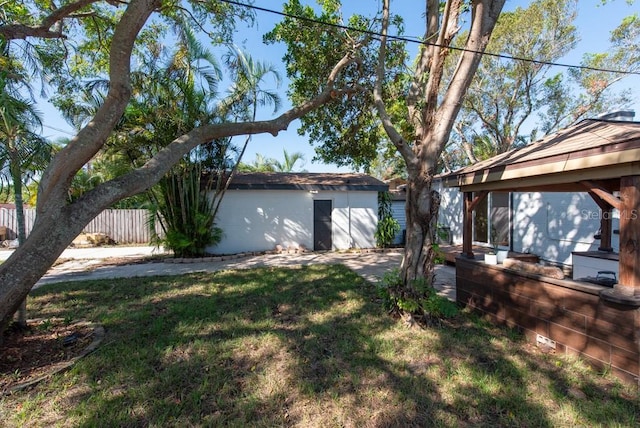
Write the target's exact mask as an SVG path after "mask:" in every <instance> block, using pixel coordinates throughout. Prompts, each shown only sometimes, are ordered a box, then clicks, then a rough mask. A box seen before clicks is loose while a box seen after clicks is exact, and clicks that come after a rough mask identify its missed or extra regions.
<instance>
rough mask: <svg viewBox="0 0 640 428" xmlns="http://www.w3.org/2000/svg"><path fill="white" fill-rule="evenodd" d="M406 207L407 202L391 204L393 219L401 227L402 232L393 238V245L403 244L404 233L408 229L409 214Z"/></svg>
mask: <svg viewBox="0 0 640 428" xmlns="http://www.w3.org/2000/svg"><path fill="white" fill-rule="evenodd" d="M405 205H406V202H405V201H392V202H391V217H393V218H394V219H395V220H396V221H397V222H398V224H399V225H400V230H399V231H398V233H396V236H395V237H394V238H393V243H394V244H396V245H400V244H403V238H404V231H405V230H406V229H407V213H406V211H405Z"/></svg>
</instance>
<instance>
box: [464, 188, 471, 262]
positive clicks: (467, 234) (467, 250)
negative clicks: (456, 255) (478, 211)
mask: <svg viewBox="0 0 640 428" xmlns="http://www.w3.org/2000/svg"><path fill="white" fill-rule="evenodd" d="M463 205H464V208H463V214H462V218H463V220H462V255H463V256H464V257H467V258H469V259H473V257H474V256H473V235H472V233H473V192H464V193H463Z"/></svg>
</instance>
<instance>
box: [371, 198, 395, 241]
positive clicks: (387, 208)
mask: <svg viewBox="0 0 640 428" xmlns="http://www.w3.org/2000/svg"><path fill="white" fill-rule="evenodd" d="M398 232H400V223H398V221H397V220H396V219H395V218H393V216H392V211H391V194H390V193H389V192H378V226H377V227H376V232H375V234H374V236H375V238H376V245H377V246H378V247H379V248H385V247H389V246H390V245H391V244H393V238H395V236H396V235H397V233H398Z"/></svg>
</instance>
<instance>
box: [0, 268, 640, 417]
mask: <svg viewBox="0 0 640 428" xmlns="http://www.w3.org/2000/svg"><path fill="white" fill-rule="evenodd" d="M33 304H34V306H35V311H36V312H37V313H38V316H40V317H53V316H56V317H75V318H79V317H81V318H87V319H91V320H93V321H97V322H100V323H102V324H103V325H104V327H105V329H106V332H107V338H106V340H105V343H104V344H103V345H102V346H101V348H100V349H99V350H98V351H97V352H96V353H94V354H92V355H90V356H89V357H87V358H85V359H84V360H82V361H81V362H80V363H79V364H78V365H77V366H76V367H75V368H74V369H73V370H72V371H71V372H70V373H68V374H66V375H64V376H58V377H56V378H55V379H54V380H52V381H51V382H50V383H48V384H45V385H41V386H39V387H38V388H37V389H36V390H34V391H32V392H29V393H25V394H24V395H22V396H21V397H12V399H13V400H18V402H19V401H20V400H22V404H24V402H28V404H29V405H30V406H31V407H33V406H34V405H37V403H38V401H39V400H40V402H41V403H42V405H43V406H46V405H47V404H46V403H47V402H48V401H49V402H55V403H56V404H55V408H56V409H57V410H51V411H52V412H57V414H55V415H54V416H51V415H50V417H51V418H53V419H54V420H55V419H56V418H58V419H57V420H59V421H68V422H69V423H71V425H73V426H91V427H94V426H149V425H152V426H252V427H260V426H265V427H266V426H372V427H388V426H451V427H454V426H540V427H546V426H549V427H550V426H563V425H564V426H575V425H610V424H620V425H626V424H629V425H632V424H633V423H634V422H636V423H637V422H638V420H637V414H638V413H639V412H640V406H639V405H638V403H637V402H634V398H633V397H627V398H625V397H624V395H623V394H621V393H619V390H618V389H616V387H614V386H613V384H611V383H599V382H598V378H596V380H592V379H593V374H592V373H591V374H583V373H576V372H573V371H566V370H564V369H563V368H559V367H558V365H557V364H558V363H557V361H558V360H554V359H553V358H550V357H545V356H543V355H539V354H535V353H530V352H527V351H526V350H524V348H523V342H521V341H519V339H518V338H517V337H509V335H510V334H511V336H513V334H512V333H510V332H508V331H506V330H500V329H496V328H493V327H490V326H488V325H485V324H483V323H482V322H480V321H478V320H474V319H473V317H468V316H461V317H459V319H456V320H454V321H452V322H451V323H449V324H446V325H444V326H443V327H441V328H433V329H424V330H420V329H415V328H414V329H408V328H406V327H404V326H403V325H402V323H401V322H398V321H396V320H393V319H391V318H389V317H388V316H386V314H384V313H382V311H381V307H380V305H379V302H378V301H377V296H376V290H375V287H373V286H372V285H371V284H369V283H367V282H365V281H364V280H363V279H362V278H360V277H359V276H357V275H355V274H354V273H353V272H351V271H349V270H348V269H346V268H344V267H343V266H310V267H303V268H299V269H273V268H264V269H255V270H246V271H230V272H219V273H215V274H193V275H187V276H182V277H162V278H135V279H128V280H117V281H92V282H84V283H79V282H78V283H70V284H64V285H52V286H48V287H44V288H42V289H40V290H38V291H37V292H35V293H34V298H33ZM62 385H64V386H62ZM576 385H577V386H576ZM572 388H578V389H579V390H580V391H582V392H583V394H584V395H583V396H582V395H580V394H575V393H574V394H573V395H571V394H570V392H571V390H572ZM607 388H609V389H607ZM603 402H604V403H605V406H604V407H603V405H602V403H603ZM6 404H7V403H4V404H3V405H6ZM16 405H17V404H16ZM51 406H52V407H54V406H53V405H51ZM634 415H636V416H634ZM634 417H635V418H636V419H634Z"/></svg>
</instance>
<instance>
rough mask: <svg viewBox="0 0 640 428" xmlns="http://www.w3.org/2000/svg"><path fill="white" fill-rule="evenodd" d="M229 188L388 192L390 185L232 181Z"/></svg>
mask: <svg viewBox="0 0 640 428" xmlns="http://www.w3.org/2000/svg"><path fill="white" fill-rule="evenodd" d="M228 190H306V191H310V190H324V191H339V192H345V191H358V192H386V191H387V190H389V186H388V185H386V184H385V185H367V184H354V185H348V184H345V185H327V184H274V183H269V184H265V183H253V184H236V185H234V184H233V183H231V184H230V185H229V189H228Z"/></svg>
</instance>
